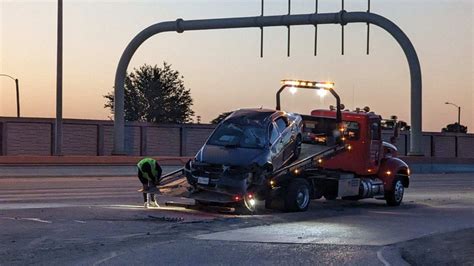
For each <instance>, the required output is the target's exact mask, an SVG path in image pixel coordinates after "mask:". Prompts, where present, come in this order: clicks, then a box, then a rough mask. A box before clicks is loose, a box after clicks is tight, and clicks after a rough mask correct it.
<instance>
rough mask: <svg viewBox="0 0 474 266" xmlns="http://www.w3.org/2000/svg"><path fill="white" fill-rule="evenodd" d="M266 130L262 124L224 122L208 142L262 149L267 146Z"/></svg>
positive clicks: (231, 146)
mask: <svg viewBox="0 0 474 266" xmlns="http://www.w3.org/2000/svg"><path fill="white" fill-rule="evenodd" d="M265 132H266V130H265V127H262V126H260V125H250V124H247V125H242V124H237V123H233V122H224V123H222V124H221V125H220V126H219V127H218V128H217V129H216V131H215V132H214V134H212V136H211V138H210V139H209V141H208V142H207V144H210V145H217V146H225V147H230V148H234V147H235V148H237V147H238V148H251V149H261V148H264V147H265V141H266V138H265V136H266V134H265Z"/></svg>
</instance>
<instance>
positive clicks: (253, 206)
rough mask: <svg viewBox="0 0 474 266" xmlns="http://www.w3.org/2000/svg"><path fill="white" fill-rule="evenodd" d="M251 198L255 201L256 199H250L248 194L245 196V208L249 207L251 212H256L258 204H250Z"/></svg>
mask: <svg viewBox="0 0 474 266" xmlns="http://www.w3.org/2000/svg"><path fill="white" fill-rule="evenodd" d="M250 200H254V201H255V199H253V198H252V199H249V198H248V197H247V196H246V197H244V205H245V208H247V210H249V211H250V212H254V211H255V209H256V205H257V204H255V205H252V204H250Z"/></svg>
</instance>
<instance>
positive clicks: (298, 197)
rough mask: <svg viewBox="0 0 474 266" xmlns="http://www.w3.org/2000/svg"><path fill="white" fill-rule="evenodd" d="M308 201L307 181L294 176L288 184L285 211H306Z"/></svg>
mask: <svg viewBox="0 0 474 266" xmlns="http://www.w3.org/2000/svg"><path fill="white" fill-rule="evenodd" d="M309 203H310V187H309V183H308V181H306V180H305V179H302V178H296V179H295V180H293V181H292V182H291V183H290V185H289V186H288V190H287V194H286V197H285V211H288V212H303V211H306V210H307V209H308V207H309Z"/></svg>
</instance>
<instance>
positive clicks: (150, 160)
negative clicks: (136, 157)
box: [137, 158, 159, 181]
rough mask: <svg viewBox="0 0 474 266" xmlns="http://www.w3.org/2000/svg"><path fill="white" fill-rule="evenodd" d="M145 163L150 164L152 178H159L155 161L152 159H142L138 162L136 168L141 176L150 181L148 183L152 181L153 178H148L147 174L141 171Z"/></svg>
mask: <svg viewBox="0 0 474 266" xmlns="http://www.w3.org/2000/svg"><path fill="white" fill-rule="evenodd" d="M145 163H148V164H150V166H151V173H152V174H153V176H154V177H156V178H159V177H158V169H157V167H156V160H155V159H152V158H143V159H142V160H140V161H139V162H138V164H137V167H138V169H139V170H140V172H142V175H143V177H144V178H146V179H148V180H150V181H153V180H154V178H153V177H151V176H149V175H148V173H147V172H146V171H143V165H144V164H145Z"/></svg>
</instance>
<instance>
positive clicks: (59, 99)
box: [54, 0, 63, 155]
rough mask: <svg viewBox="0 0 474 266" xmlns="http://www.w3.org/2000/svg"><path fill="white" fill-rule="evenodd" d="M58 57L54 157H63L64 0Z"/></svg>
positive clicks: (61, 2) (59, 9) (59, 13)
mask: <svg viewBox="0 0 474 266" xmlns="http://www.w3.org/2000/svg"><path fill="white" fill-rule="evenodd" d="M57 45H58V46H57V55H56V59H57V61H56V124H55V132H54V135H55V138H54V141H55V142H54V155H62V144H63V143H62V142H63V0H58V36H57Z"/></svg>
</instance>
